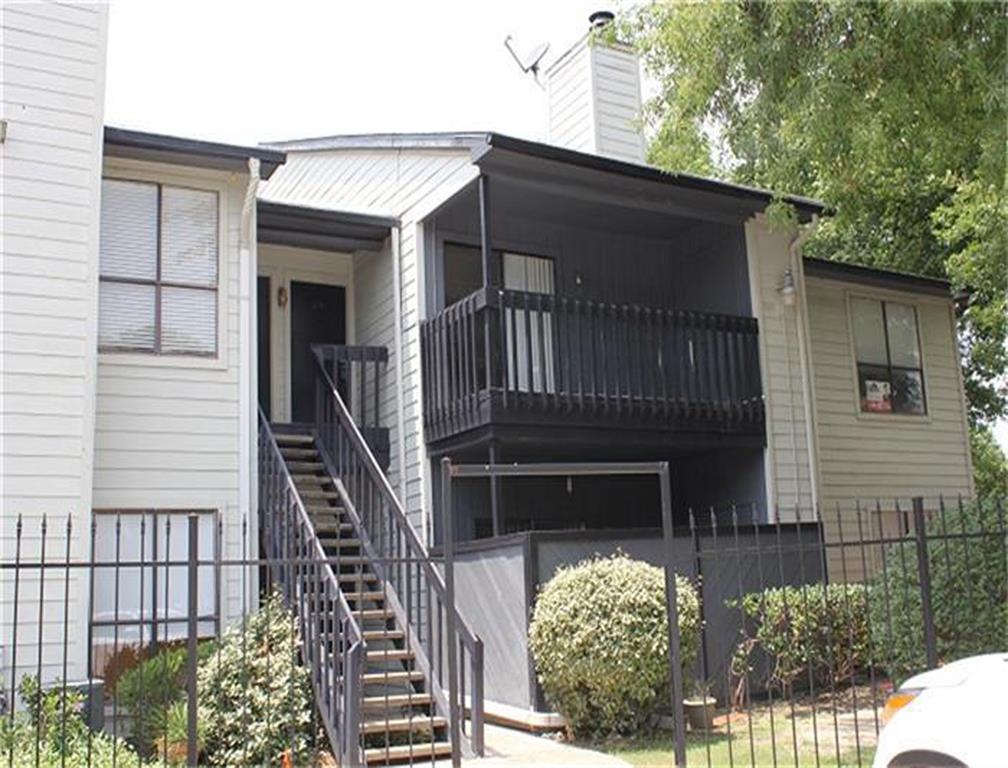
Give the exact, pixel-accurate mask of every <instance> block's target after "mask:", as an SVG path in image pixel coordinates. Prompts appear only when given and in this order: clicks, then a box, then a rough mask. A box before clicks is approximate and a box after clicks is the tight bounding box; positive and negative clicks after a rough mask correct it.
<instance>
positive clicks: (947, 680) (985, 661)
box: [900, 653, 1008, 690]
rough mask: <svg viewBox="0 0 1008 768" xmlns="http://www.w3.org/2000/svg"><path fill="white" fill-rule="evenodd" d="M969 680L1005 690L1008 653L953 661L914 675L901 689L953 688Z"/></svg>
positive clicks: (1007, 676) (1007, 675) (1007, 681)
mask: <svg viewBox="0 0 1008 768" xmlns="http://www.w3.org/2000/svg"><path fill="white" fill-rule="evenodd" d="M967 680H971V681H975V682H981V683H982V684H983V685H984V686H985V687H986V686H993V687H996V688H1000V689H1002V690H1003V689H1004V687H1005V685H1006V684H1008V653H988V654H985V655H983V656H971V657H970V658H968V659H961V660H959V661H953V662H952V663H951V664H946V665H945V666H944V667H938V668H937V669H929V670H928V671H927V672H921V673H920V674H919V675H914V676H913V677H911V678H909V679H908V680H906V681H905V682H904V683H903V684H902V685H901V686H900V688H901V689H908V688H952V687H954V686H957V685H962V684H963V683H964V682H966V681H967Z"/></svg>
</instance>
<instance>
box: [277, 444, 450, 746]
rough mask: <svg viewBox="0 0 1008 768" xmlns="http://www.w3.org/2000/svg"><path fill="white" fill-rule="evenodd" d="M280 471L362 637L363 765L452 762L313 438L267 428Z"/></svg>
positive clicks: (381, 585)
mask: <svg viewBox="0 0 1008 768" xmlns="http://www.w3.org/2000/svg"><path fill="white" fill-rule="evenodd" d="M274 436H275V438H276V443H277V445H278V447H279V449H280V454H281V456H282V457H283V460H284V463H285V464H286V467H287V471H288V472H289V473H290V477H291V479H292V480H293V483H294V487H295V489H296V490H297V494H298V496H299V497H300V498H301V500H302V502H303V504H304V508H305V511H306V512H307V514H308V519H309V520H310V522H311V525H312V528H313V529H314V531H315V535H316V537H317V539H318V542H319V544H320V545H321V547H322V550H323V551H324V553H325V556H326V559H328V560H329V561H330V563H331V564H332V568H333V572H334V575H335V576H336V579H337V581H338V584H339V587H340V590H341V591H342V592H343V596H344V597H345V598H346V601H347V604H348V605H349V608H350V612H351V614H352V615H353V617H354V618H355V619H356V621H357V623H358V625H359V626H360V628H361V630H362V635H363V638H364V643H365V645H366V648H367V651H366V654H365V656H364V670H363V675H362V681H363V699H362V701H361V725H360V730H361V734H362V735H363V745H364V749H363V757H364V763H365V764H366V765H386V764H393V763H401V762H410V763H411V762H414V761H420V760H423V761H429V760H431V759H436V758H442V757H448V756H450V755H451V741H450V740H449V735H448V720H447V719H446V718H445V717H443V716H441V715H438V714H437V713H436V708H435V706H434V701H433V698H432V696H431V693H430V688H429V682H428V681H427V679H426V677H425V675H424V673H423V671H422V670H420V669H418V668H417V665H416V653H415V651H413V650H411V649H410V648H409V643H408V642H407V635H408V633H409V632H410V627H409V626H408V625H407V626H404V623H403V622H402V621H401V620H397V617H396V612H395V611H394V610H392V608H390V607H389V603H388V593H387V590H388V586H387V584H386V583H385V580H384V579H382V578H381V577H380V576H379V575H378V574H377V573H376V569H375V568H374V567H373V563H372V561H371V558H369V557H368V556H367V554H365V552H364V550H363V548H362V543H361V539H362V536H361V531H360V530H359V528H358V525H357V524H356V523H355V522H354V521H353V520H352V518H351V517H350V516H348V515H347V514H346V509H345V508H344V506H343V504H342V498H341V494H340V493H339V491H338V490H337V488H336V484H335V483H334V481H333V478H332V477H331V476H330V475H329V473H328V471H327V469H326V465H325V463H324V462H323V461H322V457H321V455H320V454H319V450H318V447H317V446H316V444H315V439H314V437H313V436H312V435H311V434H310V433H308V431H307V430H305V429H303V428H297V427H284V426H276V427H274Z"/></svg>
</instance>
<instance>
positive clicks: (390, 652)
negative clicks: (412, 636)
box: [367, 648, 413, 661]
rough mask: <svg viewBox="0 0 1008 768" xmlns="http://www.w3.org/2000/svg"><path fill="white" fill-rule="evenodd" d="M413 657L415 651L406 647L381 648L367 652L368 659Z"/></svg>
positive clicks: (400, 659)
mask: <svg viewBox="0 0 1008 768" xmlns="http://www.w3.org/2000/svg"><path fill="white" fill-rule="evenodd" d="M412 658H413V651H410V650H407V649H405V648H379V649H377V650H371V651H368V652H367V660H368V661H406V660H408V659H412Z"/></svg>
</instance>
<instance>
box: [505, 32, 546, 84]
mask: <svg viewBox="0 0 1008 768" xmlns="http://www.w3.org/2000/svg"><path fill="white" fill-rule="evenodd" d="M504 47H505V48H507V49H508V53H510V54H511V58H512V59H514V60H515V63H516V64H517V65H518V68H519V69H521V71H522V73H524V74H526V75H527V74H528V73H529V72H531V73H532V77H533V79H534V80H535V81H536V83H539V66H540V65H541V64H542V60H543V57H544V56H546V52H547V51H549V47H550V46H549V43H540V44H539V45H537V46H536V47H535V48H533V49H532V50H531V51H530V52H529V54H528V55H527V56H524V57H522V56H519V55H518V54H517V53H515V50H514V47H513V46H512V45H511V35H508V36H507V37H506V38H505V39H504Z"/></svg>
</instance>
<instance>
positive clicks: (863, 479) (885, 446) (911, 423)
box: [807, 278, 973, 576]
mask: <svg viewBox="0 0 1008 768" xmlns="http://www.w3.org/2000/svg"><path fill="white" fill-rule="evenodd" d="M807 291H808V314H809V336H810V348H811V356H812V367H813V376H814V379H813V382H814V387H815V404H816V426H817V442H818V447H819V450H818V456H819V495H820V498H821V501H822V509H823V521H824V524H825V526H826V534H827V536H828V537H829V539H830V540H832V541H838V540H839V538H840V536H843V537H844V540H845V541H847V542H851V541H853V540H854V539H855V538H856V537H857V536H858V534H859V530H858V514H857V509H858V507H859V506H860V507H861V508H862V510H867V509H871V510H874V509H875V508H876V503H877V502H878V503H879V504H880V506H881V509H882V511H883V513H884V514H883V519H884V520H885V524H886V531H887V532H888V531H892V532H895V531H896V530H897V528H898V520H897V519H896V515H895V506H896V501H897V500H898V501H899V504H900V506H901V508H902V509H903V510H906V509H907V508H909V505H910V499H911V497H913V496H923V497H924V498H925V505H926V507H927V508H929V509H933V508H935V507H936V506H937V504H938V499H939V496H944V497H946V498H950V497H953V498H954V497H955V496H957V495H958V494H963V495H970V494H971V493H972V490H973V488H972V477H971V467H970V458H969V438H968V433H967V431H966V422H965V401H964V398H963V391H962V385H961V380H960V374H959V359H958V352H957V349H956V339H955V335H954V332H953V327H954V325H953V324H954V319H953V314H952V312H953V309H952V304H951V302H950V301H948V300H944V299H939V298H935V297H929V296H921V295H919V294H913V293H904V292H891V291H882V290H878V289H873V288H867V287H863V286H859V285H853V284H848V283H842V282H837V281H831V280H823V279H819V278H808V280H807ZM851 294H854V295H857V296H866V297H874V298H879V299H883V300H886V299H888V300H890V301H899V302H903V303H907V304H912V305H914V306H915V307H916V308H917V319H918V326H919V329H920V343H921V352H922V361H923V365H924V386H925V392H926V397H927V409H928V415H927V416H926V417H914V416H899V415H888V416H887V415H882V416H880V415H876V414H871V415H862V414H860V412H859V398H858V392H857V380H856V377H855V367H854V352H853V344H852V340H851V333H850V318H849V315H848V313H849V309H848V299H849V296H850V295H851ZM867 525H869V517H868V515H867V513H865V514H863V515H862V518H861V527H862V529H865V527H866V526H867ZM871 525H872V529H871V531H869V530H864V531H863V532H864V534H865V535H869V534H870V535H877V534H878V529H877V523H876V521H875V518H874V516H872V518H871ZM847 553H848V557H847V558H846V561H847V562H846V564H845V566H846V568H847V572H848V575H851V576H855V575H859V574H860V572H861V567H860V553H859V552H856V551H855V550H854V549H849V550H847ZM831 554H832V558H831V560H832V561H833V562H831V568H832V569H833V571H834V573H836V572H838V571H837V568H838V567H839V566H840V565H841V564H840V559H839V556H838V554H839V553H838V551H837V550H834V551H833V552H832V553H831ZM875 559H877V558H875ZM874 562H875V560H873V559H869V563H868V565H869V569H870V568H871V567H872V566H873V563H874Z"/></svg>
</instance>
